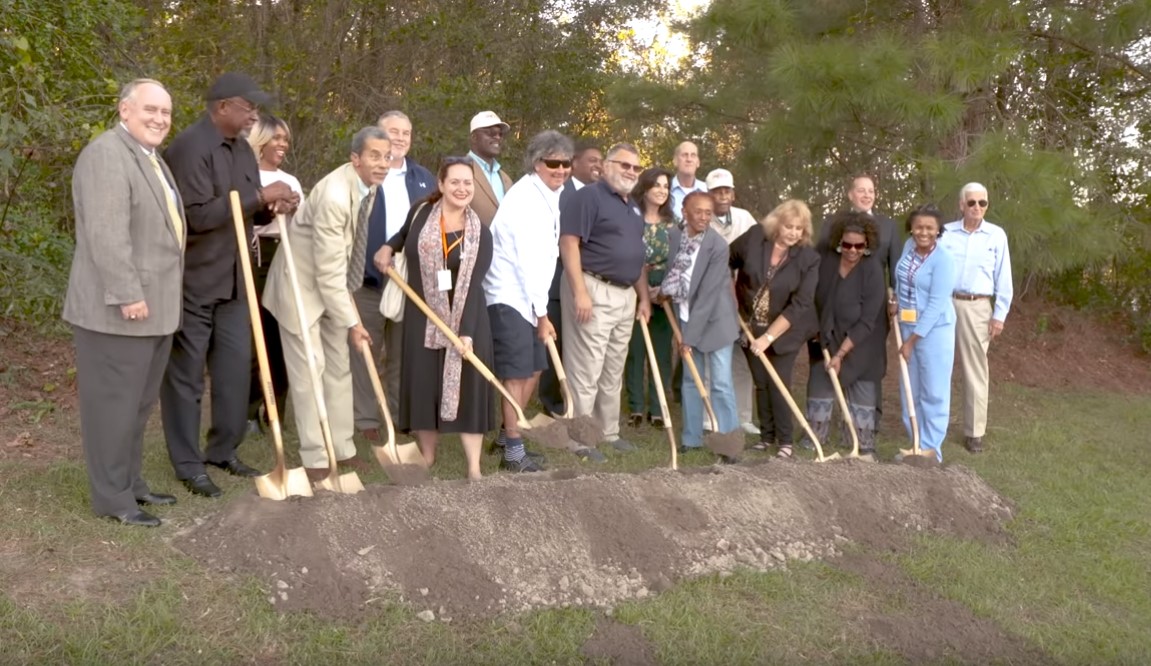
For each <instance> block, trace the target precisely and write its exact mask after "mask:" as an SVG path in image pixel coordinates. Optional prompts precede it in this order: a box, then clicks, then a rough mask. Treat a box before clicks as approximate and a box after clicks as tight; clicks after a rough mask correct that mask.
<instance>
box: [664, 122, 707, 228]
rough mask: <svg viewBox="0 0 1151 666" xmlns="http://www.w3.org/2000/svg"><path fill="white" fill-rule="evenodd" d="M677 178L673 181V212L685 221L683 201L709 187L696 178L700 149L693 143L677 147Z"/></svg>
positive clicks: (685, 143) (687, 142)
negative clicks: (689, 195)
mask: <svg viewBox="0 0 1151 666" xmlns="http://www.w3.org/2000/svg"><path fill="white" fill-rule="evenodd" d="M674 162H675V178H672V180H671V212H672V213H673V214H674V215H675V219H677V220H682V219H683V200H684V198H685V197H686V196H687V195H688V194H691V193H692V192H706V191H707V185H706V184H705V183H704V182H703V181H702V180H699V179H698V178H696V177H695V172H696V171H697V170H699V148H697V147H696V145H695V144H694V143H692V142H691V141H684V142H683V143H681V144H679V145H678V146H676V147H675V157H674Z"/></svg>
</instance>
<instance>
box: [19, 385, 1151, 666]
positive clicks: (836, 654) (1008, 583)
mask: <svg viewBox="0 0 1151 666" xmlns="http://www.w3.org/2000/svg"><path fill="white" fill-rule="evenodd" d="M993 397H994V402H993V405H992V414H991V423H992V430H991V432H990V433H989V435H988V443H989V447H990V448H989V450H988V452H987V453H985V454H983V455H981V456H971V455H968V454H967V453H965V452H963V451H962V449H961V447H959V446H957V445H955V444H954V443H949V444H948V445H947V447H946V449H945V455H946V456H947V459H948V460H949V461H950V462H952V463H959V464H964V465H969V466H971V467H973V468H974V469H976V470H977V471H978V472H979V473H980V475H981V476H983V478H985V479H987V480H988V482H989V483H991V484H992V485H993V486H994V487H996V488H997V489H998V490H999V491H1000V492H1002V493H1003V494H1004V495H1006V496H1007V497H1009V498H1010V499H1011V500H1012V501H1013V502H1014V503H1015V505H1016V511H1017V518H1016V520H1015V521H1014V522H1013V523H1012V524H1011V525H1010V526H1009V531H1010V536H1011V543H1009V544H1006V545H993V544H983V543H975V542H967V541H962V540H958V539H954V538H946V537H939V536H923V537H919V538H917V539H916V540H915V541H914V543H913V546H912V548H911V549H910V551H909V552H906V553H904V554H901V555H898V556H896V557H895V558H894V559H893V560H892V561H893V562H895V563H896V564H897V566H898V567H899V568H900V569H902V570H903V571H904V572H905V573H906V574H907V575H909V576H910V577H911V579H913V580H915V581H918V582H919V583H921V584H922V585H923V586H924V587H925V588H926V589H927V590H928V591H929V592H933V593H936V594H938V595H941V596H943V597H945V598H948V599H951V600H954V601H956V602H958V603H959V604H962V605H963V606H965V607H966V608H968V609H970V610H971V612H972V613H974V614H975V615H976V616H978V617H981V618H985V619H987V620H990V621H991V622H994V623H995V624H997V625H998V626H1000V627H1002V628H1003V629H1004V630H1005V631H1006V632H1007V633H1008V634H1010V635H1012V636H1016V637H1018V638H1020V639H1022V640H1023V641H1026V642H1027V643H1029V644H1031V645H1033V646H1035V647H1036V648H1037V649H1038V650H1040V651H1042V653H1044V654H1045V655H1046V656H1047V657H1049V658H1050V660H1051V661H1053V662H1058V663H1066V664H1080V663H1132V664H1136V663H1147V661H1148V660H1149V659H1151V595H1149V594H1148V591H1149V590H1151V475H1149V474H1148V472H1149V471H1151V450H1149V449H1148V448H1147V445H1148V443H1149V441H1148V437H1147V435H1146V434H1145V433H1147V432H1149V431H1151V398H1147V397H1122V396H1114V395H1098V394H1052V393H1045V392H1040V391H1034V390H1026V389H1021V388H1017V387H1013V386H997V387H996V392H995V395H994V396H993ZM46 418H54V416H53V415H50V416H48V417H46ZM635 439H636V441H637V443H641V444H642V449H643V450H642V451H641V452H639V453H636V454H632V455H628V456H619V455H613V454H612V452H611V451H610V450H609V451H608V455H609V457H610V458H611V460H610V462H609V463H608V464H607V465H604V466H599V467H597V469H603V470H605V471H607V470H613V471H630V470H636V469H642V468H645V467H653V466H665V465H666V464H667V457H668V454H667V440H666V439H665V438H663V436H662V434H661V433H659V432H655V431H651V430H644V431H641V436H639V437H636V438H635ZM289 440H290V436H289ZM899 444H900V443H899V442H896V441H884V442H882V444H881V451H882V452H884V453H886V454H887V455H888V456H889V455H890V454H891V453H893V452H894V450H895V449H896V448H897V447H898V446H899ZM441 447H442V448H441V458H440V463H439V465H437V470H436V474H437V475H439V476H442V477H452V478H458V477H460V476H462V475H463V472H464V465H463V456H462V453H461V451H460V447H459V446H458V444H456V443H455V441H454V440H453V439H452V438H445V441H444V442H443V443H442V444H441ZM267 448H268V447H267V446H264V445H263V444H261V443H260V442H259V440H256V442H255V443H248V444H245V445H244V447H243V448H242V449H241V455H242V456H243V457H244V458H245V459H246V460H251V461H253V462H256V463H259V464H262V465H265V466H267V465H268V464H269V463H270V461H271V456H270V453H269V452H268V451H267ZM293 448H294V444H293V443H292V442H289V449H290V450H291V449H293ZM365 453H366V452H365ZM548 455H549V458H550V460H551V461H552V463H553V465H559V466H569V465H570V466H575V465H578V464H579V463H577V462H576V461H575V459H574V458H572V457H571V456H570V455H568V454H566V453H559V452H552V451H549V452H548ZM805 455H807V454H805ZM712 460H713V457H712V456H710V455H709V454H706V453H693V454H690V456H689V457H688V458H687V460H686V461H685V464H688V465H691V464H696V465H703V464H710V463H711V462H712ZM495 465H496V461H495V459H494V457H485V466H484V471H485V473H492V472H494V471H495ZM585 467H586V465H585ZM216 476H217V477H220V476H221V475H216ZM146 478H148V479H149V480H150V481H151V482H152V485H153V488H154V489H155V490H157V491H161V492H165V491H168V492H175V493H177V494H178V495H179V496H180V503H179V504H178V505H177V506H175V507H171V508H170V509H166V510H164V511H163V512H162V513H163V515H164V516H165V517H166V518H170V519H171V520H172V523H173V525H172V526H169V527H166V528H163V529H160V530H132V529H125V528H120V527H118V526H116V525H113V524H111V523H110V522H108V521H104V520H100V519H97V518H95V517H93V516H92V515H91V513H90V511H89V509H88V505H87V482H86V479H85V475H84V473H83V469H82V466H81V464H80V463H79V462H78V461H62V462H57V463H54V464H52V465H50V466H48V467H28V466H26V465H22V464H17V463H3V464H0V506H3V507H4V511H2V512H0V535H3V539H2V540H0V590H2V591H0V646H3V653H2V654H0V663H76V664H107V663H125V664H127V663H164V664H182V663H197V664H199V663H205V664H234V663H276V664H280V663H287V664H313V663H350V664H377V663H405V664H407V663H411V664H455V663H469V664H471V663H476V664H529V663H556V664H575V663H584V657H583V656H582V654H581V652H580V647H581V645H582V644H583V643H584V641H585V640H586V639H587V638H588V637H589V636H590V635H591V634H592V632H593V631H594V628H595V625H596V622H597V618H598V617H599V613H598V612H596V611H591V610H586V609H557V610H550V611H542V612H534V613H529V614H525V615H521V616H516V617H503V618H496V619H492V620H489V621H476V622H459V621H457V622H453V623H452V624H443V623H440V622H435V623H431V624H424V623H422V622H419V621H418V620H415V619H414V618H413V617H412V610H411V609H408V608H405V607H402V606H397V605H382V606H381V608H380V609H379V611H378V613H376V614H374V615H371V616H370V617H368V618H366V619H363V620H360V621H354V622H349V621H335V620H330V619H324V618H318V617H314V616H312V615H308V614H303V613H297V614H289V615H281V614H279V613H277V612H276V611H275V610H273V608H272V607H271V606H270V605H269V604H267V602H266V601H265V596H266V594H267V593H266V592H265V591H263V590H261V589H260V587H259V586H258V585H257V584H256V583H255V582H254V581H244V580H241V581H240V582H239V583H236V582H234V581H230V580H229V579H228V578H226V577H223V576H220V575H217V574H215V573H214V572H209V571H207V570H205V569H204V568H202V567H201V566H200V565H199V564H198V563H196V562H195V561H193V560H191V559H189V558H187V557H185V556H183V555H182V554H181V553H179V552H177V551H175V550H174V549H172V548H171V547H170V546H169V545H168V543H167V538H168V537H169V536H170V535H171V533H172V532H173V531H174V530H175V529H179V528H181V527H186V526H188V525H190V524H191V523H192V521H193V520H194V519H195V518H197V517H199V516H203V515H205V514H207V513H209V512H210V511H212V510H214V509H215V508H217V507H218V506H219V504H218V502H214V501H209V500H198V499H192V498H190V497H189V496H188V495H187V494H186V493H184V492H183V491H182V490H180V491H178V492H177V488H178V486H177V484H176V482H175V481H174V479H173V478H172V476H171V472H170V469H169V468H168V465H167V460H166V456H165V455H164V452H163V449H162V441H161V438H160V437H159V436H158V434H157V433H153V434H152V435H151V436H150V438H149V444H148V451H147V455H146ZM220 481H221V485H222V486H223V487H224V488H225V491H226V497H225V499H224V500H223V501H225V502H226V501H228V500H229V499H231V498H235V497H239V496H241V495H245V494H250V493H251V492H252V487H251V484H250V482H245V481H242V480H238V479H231V478H220ZM364 481H365V482H366V483H369V484H370V483H382V482H385V477H384V475H383V473H382V472H373V473H372V474H369V475H365V477H364ZM879 556H881V557H889V556H887V555H883V554H880V555H879ZM122 577H126V580H127V582H119V579H120V578H122ZM877 608H878V609H881V610H889V611H891V612H894V613H898V614H903V613H908V612H912V613H914V611H915V599H914V598H906V597H904V596H903V595H902V594H901V593H900V591H898V590H885V589H883V588H881V587H879V586H876V585H875V584H873V583H870V582H869V581H867V580H864V579H862V578H860V577H859V576H856V575H853V574H849V573H845V572H843V571H841V570H839V569H837V568H836V567H835V566H834V564H833V563H832V564H824V563H811V564H803V565H791V566H789V567H788V570H787V571H786V572H773V573H768V574H761V573H752V572H740V573H736V574H734V575H731V576H726V577H722V576H711V577H706V578H702V579H699V580H694V581H689V582H685V583H683V584H680V585H677V586H676V587H675V588H673V589H672V590H670V591H668V592H665V593H663V594H661V595H659V596H657V597H655V598H652V599H646V600H642V601H633V602H629V603H627V604H624V605H622V606H620V607H618V608H616V609H615V610H614V612H613V617H614V620H615V621H618V622H623V623H625V624H629V625H633V626H635V627H638V628H639V629H640V630H641V631H642V633H643V635H644V636H645V637H646V638H647V639H648V640H649V641H650V643H651V647H652V649H653V650H654V652H655V654H656V655H657V657H658V659H659V660H660V661H661V662H662V663H668V664H704V663H717V664H718V663H723V664H762V663H809V662H813V661H814V662H821V663H873V664H895V663H904V660H903V659H902V658H901V657H900V656H899V654H897V653H895V652H893V651H892V650H891V649H889V648H887V647H885V646H883V645H879V644H877V643H876V642H875V641H874V640H873V637H872V636H870V635H869V634H868V631H867V627H866V626H864V625H863V624H861V623H859V622H853V621H850V619H846V620H845V618H853V617H858V616H860V615H864V614H866V613H867V612H875V609H877Z"/></svg>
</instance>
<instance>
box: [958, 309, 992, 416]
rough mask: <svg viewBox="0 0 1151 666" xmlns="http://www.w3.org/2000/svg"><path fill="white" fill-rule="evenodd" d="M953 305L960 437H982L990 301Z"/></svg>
mask: <svg viewBox="0 0 1151 666" xmlns="http://www.w3.org/2000/svg"><path fill="white" fill-rule="evenodd" d="M952 302H953V303H954V304H955V316H956V321H955V351H956V355H957V356H958V357H959V364H960V365H961V366H962V368H963V436H964V437H982V436H983V435H984V433H986V432H987V392H988V385H989V382H990V374H989V372H988V369H987V348H988V346H989V345H990V344H991V329H990V326H991V300H990V299H986V298H984V299H980V300H977V301H961V300H958V299H953V300H952Z"/></svg>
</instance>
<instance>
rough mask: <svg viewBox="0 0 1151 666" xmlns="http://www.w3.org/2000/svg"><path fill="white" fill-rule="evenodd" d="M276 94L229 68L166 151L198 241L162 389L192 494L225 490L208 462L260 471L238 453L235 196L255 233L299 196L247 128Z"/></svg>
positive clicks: (240, 382)
mask: <svg viewBox="0 0 1151 666" xmlns="http://www.w3.org/2000/svg"><path fill="white" fill-rule="evenodd" d="M268 99H269V97H268V95H267V94H266V93H264V92H263V91H261V90H260V88H259V86H258V85H257V84H256V82H255V81H253V80H252V79H251V77H249V76H247V75H244V74H237V73H227V74H224V75H222V76H220V78H218V79H216V82H215V83H213V84H212V88H211V89H210V90H209V91H208V95H207V100H208V107H207V111H206V113H205V114H204V115H202V116H201V117H200V118H199V120H197V121H196V122H195V123H193V124H192V125H191V126H190V127H188V128H187V129H185V130H184V131H183V132H181V133H180V134H179V136H177V137H176V138H175V140H173V141H172V145H171V146H169V147H168V150H166V151H165V152H164V160H165V161H166V162H167V163H168V165H169V166H170V167H171V169H172V174H173V176H174V178H175V180H176V185H177V187H178V188H179V190H180V194H181V197H182V198H183V203H184V212H185V214H186V217H187V220H188V243H187V249H186V251H185V258H184V307H183V321H182V326H181V328H180V330H179V331H177V332H176V335H175V338H174V339H173V342H172V354H171V357H170V359H169V361H168V369H167V371H166V372H165V373H164V381H163V385H162V386H161V389H160V412H161V415H162V417H163V423H164V438H165V439H166V440H167V443H168V456H169V458H170V459H171V461H172V467H173V468H174V469H175V471H176V477H177V478H179V479H180V480H181V481H182V482H183V483H184V485H185V487H187V488H188V490H189V491H190V492H192V493H195V494H198V495H203V496H205V497H218V496H220V494H221V491H220V489H219V488H218V487H216V485H215V484H214V483H212V480H211V478H209V477H208V474H207V472H206V470H205V467H204V464H205V463H207V464H210V465H213V466H216V467H219V468H221V469H223V470H225V471H227V472H229V473H231V474H234V475H237V476H256V475H258V474H259V472H258V471H256V470H254V469H252V468H251V467H249V466H247V465H245V464H244V463H242V462H240V461H239V460H238V459H237V458H236V447H237V446H239V444H240V442H241V441H242V440H243V438H244V430H245V426H246V425H247V403H248V383H249V365H250V363H251V323H250V321H249V319H248V305H247V294H246V292H245V289H244V283H243V276H242V275H241V271H242V268H241V264H240V257H239V254H238V252H247V251H249V248H247V247H244V248H237V247H236V232H235V228H234V226H233V222H232V212H231V207H230V204H229V200H228V194H229V192H230V191H232V190H236V191H238V192H239V194H240V201H241V204H242V207H243V213H244V218H245V222H246V225H247V232H246V236H247V237H249V238H250V237H251V236H252V224H253V221H255V223H256V224H267V223H269V222H271V215H272V213H273V211H274V210H275V209H276V207H277V206H280V207H281V208H288V207H291V206H294V205H296V204H298V203H299V197H298V195H296V194H295V193H293V192H292V190H291V188H289V187H288V185H287V184H286V183H282V182H280V183H274V184H272V185H269V186H267V187H265V188H261V187H260V174H259V166H258V164H257V162H256V156H255V154H254V153H253V152H252V148H251V146H249V145H248V142H247V141H245V140H244V139H243V135H244V133H245V132H246V131H247V130H248V129H249V128H251V127H252V125H253V124H254V123H255V122H256V120H257V119H258V118H259V107H260V105H261V104H264V103H266V102H267V101H268ZM205 367H207V370H208V374H209V375H210V376H211V379H212V398H211V399H212V426H211V428H210V429H209V430H208V448H207V450H206V451H204V452H203V453H201V451H200V401H201V398H202V397H203V394H204V369H205Z"/></svg>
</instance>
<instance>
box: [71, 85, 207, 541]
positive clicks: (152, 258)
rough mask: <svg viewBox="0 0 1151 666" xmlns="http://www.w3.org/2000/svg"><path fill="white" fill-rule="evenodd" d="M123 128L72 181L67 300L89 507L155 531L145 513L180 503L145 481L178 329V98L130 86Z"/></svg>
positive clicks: (94, 145) (104, 140)
mask: <svg viewBox="0 0 1151 666" xmlns="http://www.w3.org/2000/svg"><path fill="white" fill-rule="evenodd" d="M119 113H120V123H119V124H118V125H117V126H116V127H113V128H112V129H110V130H108V131H106V132H104V133H103V134H101V135H100V136H98V137H97V138H96V139H95V140H93V141H92V142H91V143H89V144H88V145H87V146H86V147H85V148H84V150H83V151H81V152H80V157H79V159H77V161H76V167H75V169H74V170H73V173H72V199H73V203H74V205H75V210H76V253H75V255H73V257H72V272H71V275H70V276H69V278H68V293H67V295H66V296H65V297H64V314H63V316H64V320H65V321H67V322H68V323H69V324H72V329H73V340H74V342H75V345H76V382H77V385H78V388H79V394H80V440H81V442H82V443H83V446H84V460H85V463H86V467H87V471H88V485H89V488H90V491H91V496H92V509H93V511H95V512H96V513H97V514H99V515H101V516H108V517H111V518H114V519H116V520H118V521H120V522H121V523H123V524H125V525H137V526H143V527H156V526H158V525H159V524H160V519H159V518H157V517H155V516H153V515H151V514H149V513H147V512H145V511H142V510H141V509H140V508H139V506H138V505H163V504H174V503H175V502H176V498H175V497H173V496H171V495H161V494H159V493H153V492H152V491H151V490H149V488H148V484H147V483H145V482H144V479H143V478H142V477H141V476H140V467H141V464H142V462H143V461H142V456H143V449H144V426H145V425H146V424H147V423H148V415H149V414H150V413H151V412H152V408H153V407H154V406H155V405H156V401H157V400H158V399H159V392H160V379H161V378H162V377H163V374H164V368H165V366H166V365H167V363H168V353H169V351H170V350H171V348H172V333H173V332H175V330H176V329H177V328H178V327H179V325H180V312H181V298H182V296H181V284H182V280H181V275H182V274H183V271H184V238H185V234H184V229H185V224H184V217H183V210H182V206H181V201H180V194H179V192H177V191H176V188H175V186H174V182H175V181H174V179H173V178H172V173H171V172H170V171H169V170H168V166H167V165H166V164H164V161H163V160H162V159H160V157H159V156H158V155H157V154H156V149H157V148H158V147H159V146H160V144H161V143H162V142H163V141H164V138H165V137H167V136H168V130H169V129H171V126H172V98H171V97H170V96H169V95H168V92H167V91H166V90H164V87H163V86H162V85H161V84H160V83H159V82H157V81H153V80H151V79H137V80H135V81H132V82H131V83H129V84H128V85H126V86H124V89H123V91H121V93H120V102H119Z"/></svg>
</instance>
